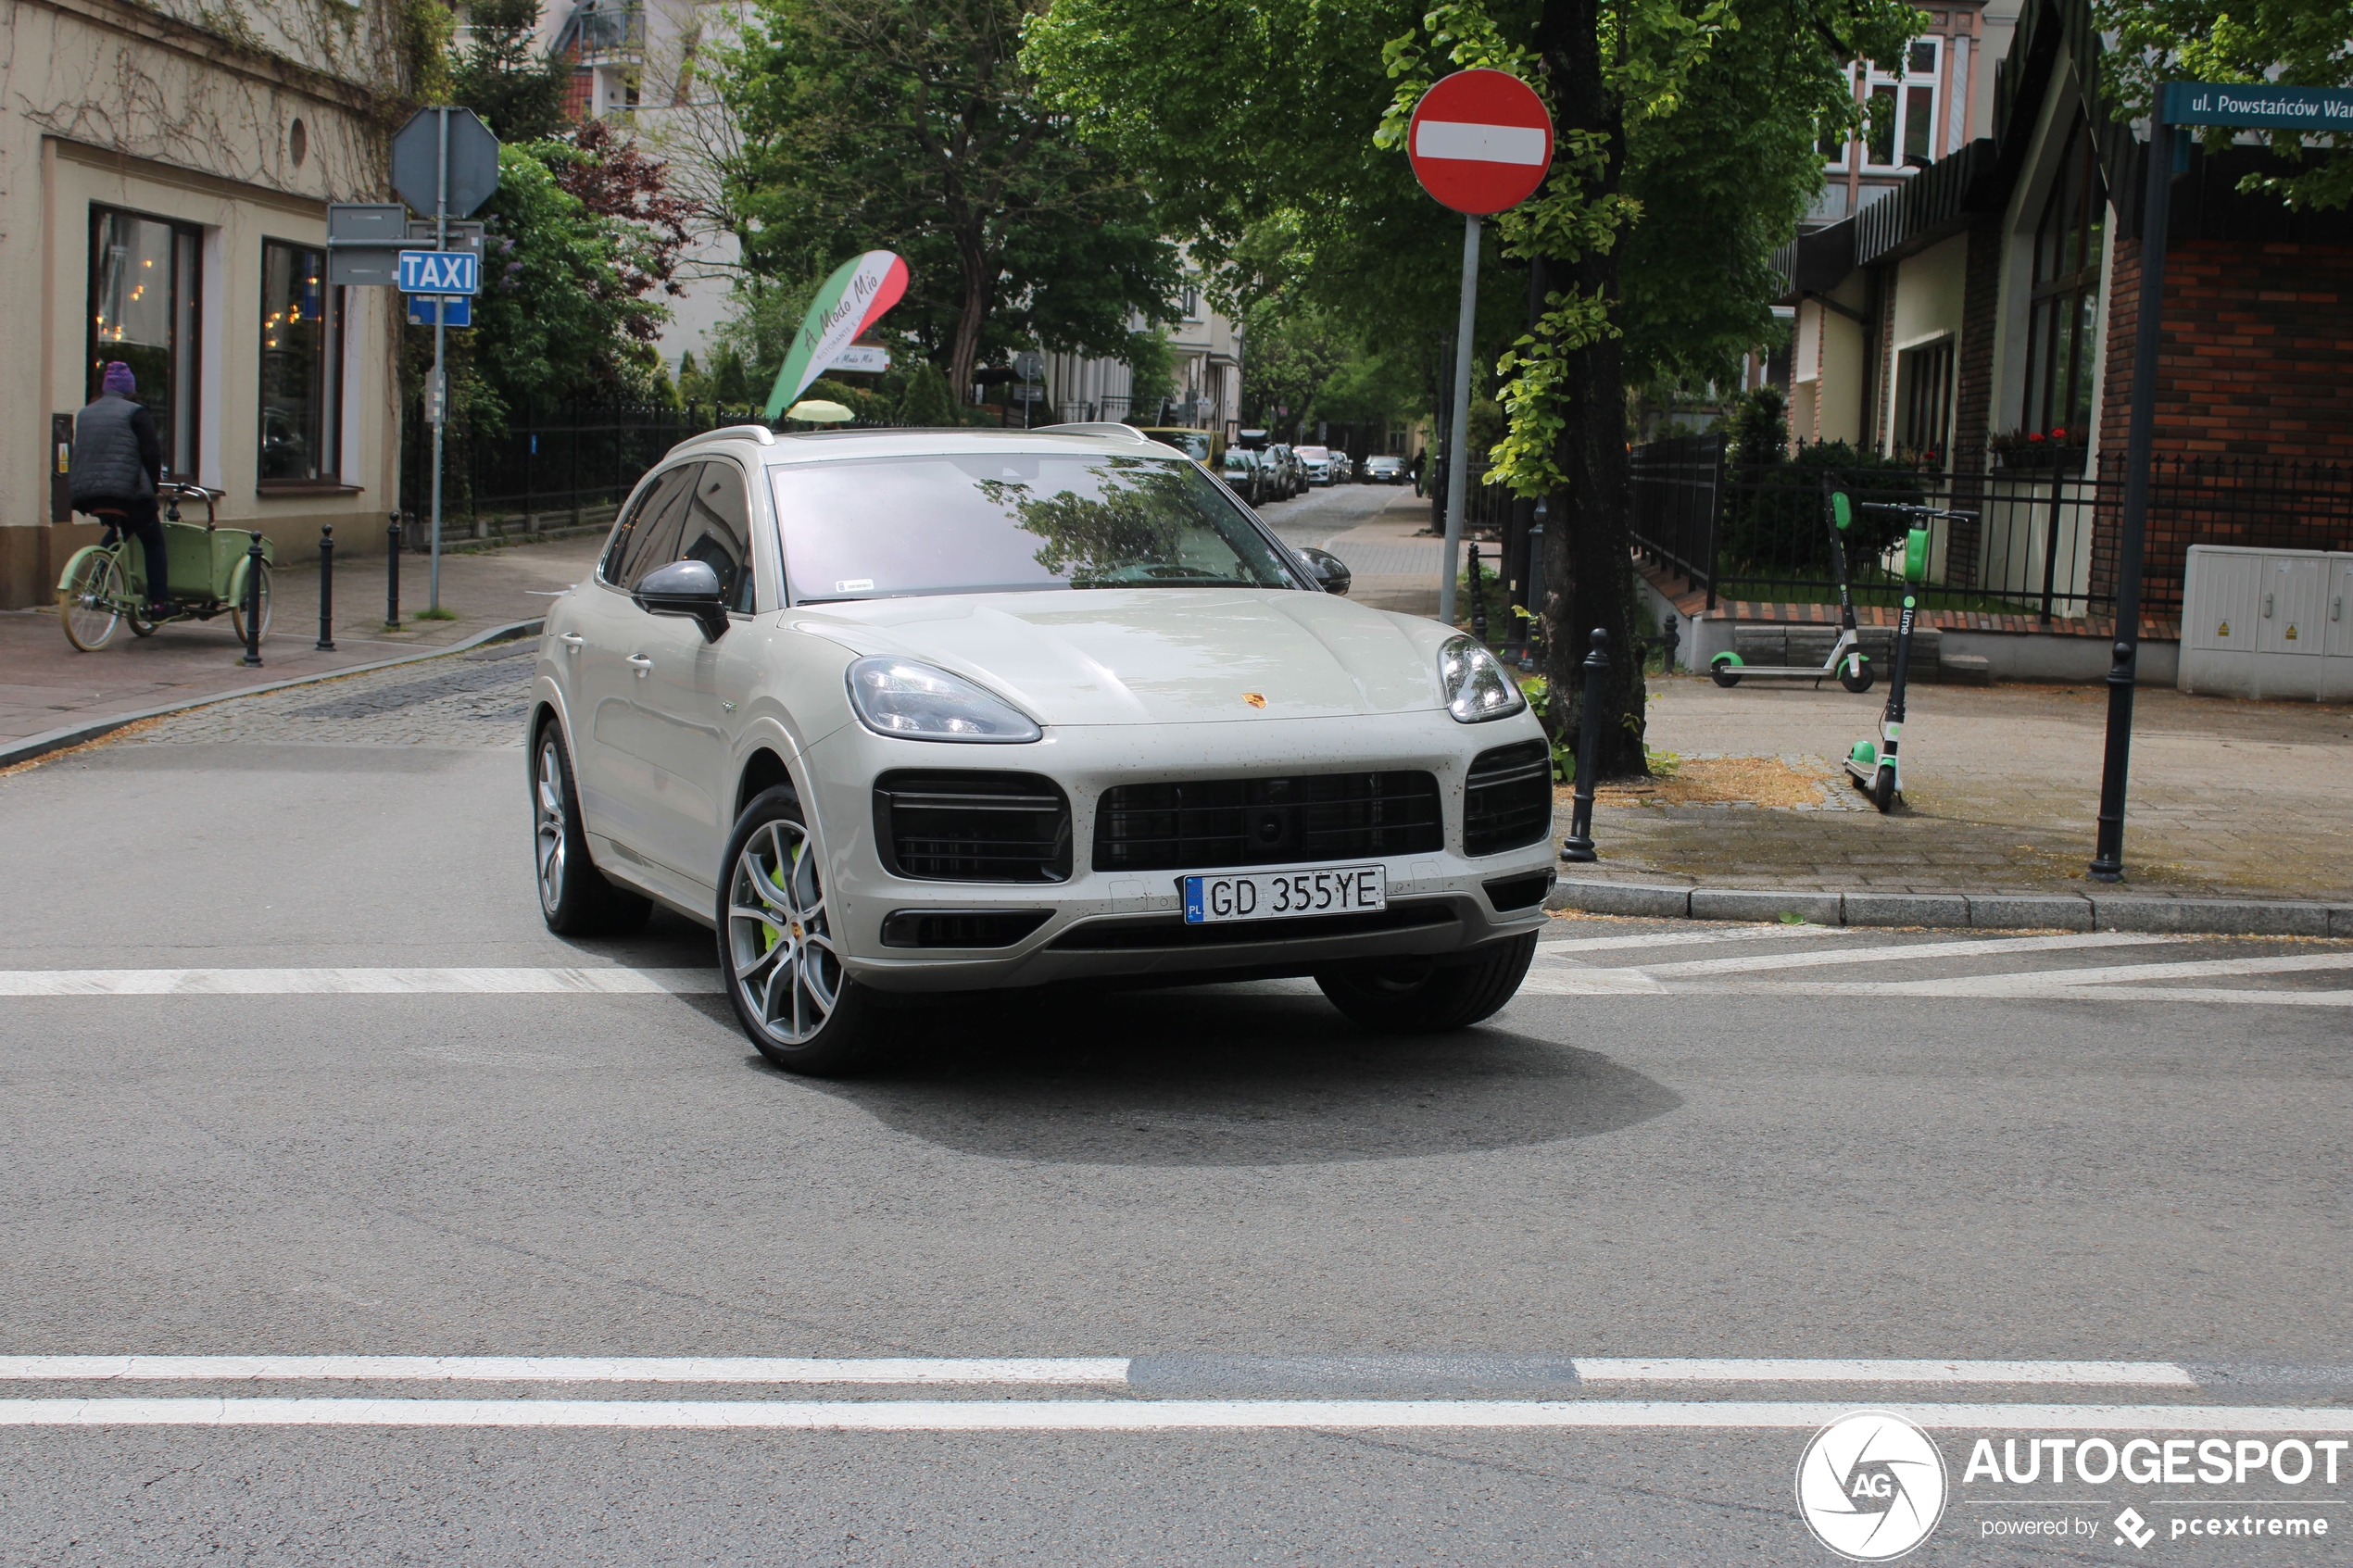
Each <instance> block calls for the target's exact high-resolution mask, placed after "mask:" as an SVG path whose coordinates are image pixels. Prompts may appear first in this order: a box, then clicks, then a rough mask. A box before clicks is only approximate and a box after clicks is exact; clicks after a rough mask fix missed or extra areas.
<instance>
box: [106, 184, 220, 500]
mask: <svg viewBox="0 0 2353 1568" xmlns="http://www.w3.org/2000/svg"><path fill="white" fill-rule="evenodd" d="M198 238H199V236H198V232H197V231H196V230H195V229H193V228H190V227H188V226H187V225H185V224H181V223H168V222H165V221H164V220H161V219H158V218H143V217H141V216H140V215H139V214H137V213H135V212H120V211H117V210H115V209H114V208H112V207H92V208H91V209H90V312H89V324H90V332H89V338H88V343H87V353H86V354H85V356H84V362H83V370H84V373H85V375H84V379H85V380H86V382H87V383H88V385H87V387H86V388H85V400H94V399H95V398H96V397H97V396H98V394H99V383H100V381H101V378H103V377H104V376H105V374H106V370H107V361H108V360H109V359H120V360H121V361H122V362H123V363H124V364H126V365H128V366H130V367H131V373H132V375H133V376H135V377H137V378H138V381H139V392H138V398H139V401H140V402H142V403H144V404H145V405H146V406H147V408H148V409H149V410H150V411H152V412H153V413H154V415H155V417H156V433H157V435H158V436H160V437H161V438H162V440H163V466H164V471H165V472H167V473H169V474H172V475H175V476H177V477H179V478H181V479H185V480H190V481H194V480H195V478H196V349H197V343H196V322H197V311H196V298H197V293H198V289H199V287H200V285H201V279H200V277H199V275H198V273H199V266H200V263H199V260H198V257H199V255H200V251H199V249H198V245H197V241H198Z"/></svg>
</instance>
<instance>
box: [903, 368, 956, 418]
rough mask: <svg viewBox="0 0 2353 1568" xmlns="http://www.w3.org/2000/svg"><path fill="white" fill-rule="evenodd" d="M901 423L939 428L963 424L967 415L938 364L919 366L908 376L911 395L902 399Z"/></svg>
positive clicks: (908, 394) (908, 391)
mask: <svg viewBox="0 0 2353 1568" xmlns="http://www.w3.org/2000/svg"><path fill="white" fill-rule="evenodd" d="M899 422H900V424H902V425H916V426H921V427H927V428H937V427H939V426H943V425H960V424H962V423H963V422H964V421H963V413H962V412H961V411H960V410H959V408H957V405H956V395H955V393H954V392H952V391H950V389H949V385H948V378H947V377H946V376H944V375H942V374H940V372H939V367H938V366H937V365H933V364H929V363H925V364H921V365H917V366H916V367H915V369H914V370H913V372H912V373H911V374H910V375H909V376H908V377H907V394H906V395H905V396H904V397H902V398H901V399H900V404H899Z"/></svg>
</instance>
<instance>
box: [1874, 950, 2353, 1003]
mask: <svg viewBox="0 0 2353 1568" xmlns="http://www.w3.org/2000/svg"><path fill="white" fill-rule="evenodd" d="M2326 969H2353V953H2276V954H2271V955H2268V956H2266V957H2263V958H2255V959H2184V960H2182V961H2180V962H2178V963H2133V964H2107V965H2103V966H2101V967H2099V968H2095V969H2055V970H2035V971H2031V972H2027V973H2023V974H1989V975H1982V976H1972V977H1969V978H1974V979H1983V980H1988V981H1994V982H1997V983H2000V984H2005V985H2028V986H2042V985H2052V984H2059V985H2097V986H2099V987H2101V988H2102V989H2103V990H2106V989H2107V988H2108V987H2109V986H2111V985H2115V984H2117V983H2118V982H2120V981H2133V980H2213V979H2222V978H2228V977H2232V976H2239V975H2256V974H2296V973H2299V972H2304V973H2309V972H2312V971H2315V970H2326ZM1954 983H1955V982H1954V980H1952V979H1947V978H1939V979H1935V980H1914V981H1907V982H1906V985H1913V986H1937V985H1951V984H1954ZM1915 994H1919V995H1934V994H1935V993H1934V992H1933V991H1929V992H1920V993H1915Z"/></svg>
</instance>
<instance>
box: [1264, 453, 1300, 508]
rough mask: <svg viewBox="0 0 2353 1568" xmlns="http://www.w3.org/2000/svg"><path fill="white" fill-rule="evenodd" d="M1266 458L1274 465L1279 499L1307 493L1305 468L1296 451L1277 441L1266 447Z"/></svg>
mask: <svg viewBox="0 0 2353 1568" xmlns="http://www.w3.org/2000/svg"><path fill="white" fill-rule="evenodd" d="M1266 458H1267V461H1269V462H1271V463H1273V464H1274V465H1275V478H1276V481H1277V485H1278V487H1279V488H1278V495H1280V498H1281V499H1283V500H1286V501H1288V500H1290V498H1291V497H1292V496H1293V495H1305V494H1306V493H1307V469H1306V466H1305V465H1304V464H1302V462H1301V461H1300V460H1299V454H1298V453H1297V452H1295V451H1293V450H1292V449H1291V448H1290V446H1289V445H1286V444H1284V443H1283V442H1280V441H1277V442H1276V443H1275V444H1274V445H1271V446H1269V447H1267V448H1266Z"/></svg>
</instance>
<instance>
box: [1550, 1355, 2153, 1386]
mask: <svg viewBox="0 0 2353 1568" xmlns="http://www.w3.org/2000/svg"><path fill="white" fill-rule="evenodd" d="M1576 1366H1577V1375H1578V1377H1579V1380H1580V1381H1582V1382H1586V1383H1998V1384H2029V1383H2067V1384H2074V1385H2077V1386H2095V1385H2104V1384H2131V1385H2134V1386H2149V1387H2167V1388H2195V1387H2196V1386H2198V1382H2197V1379H2196V1378H2195V1377H2193V1376H2191V1375H2190V1374H2189V1373H2188V1371H2187V1370H2186V1369H2184V1368H2183V1367H2179V1366H2176V1365H2175V1364H2174V1363H2172V1362H2171V1361H1740V1360H1719V1361H1709V1360H1700V1359H1694V1358H1689V1357H1675V1356H1648V1357H1630V1358H1629V1357H1613V1358H1606V1359H1592V1358H1588V1357H1584V1356H1579V1357H1578V1358H1577V1359H1576Z"/></svg>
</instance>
